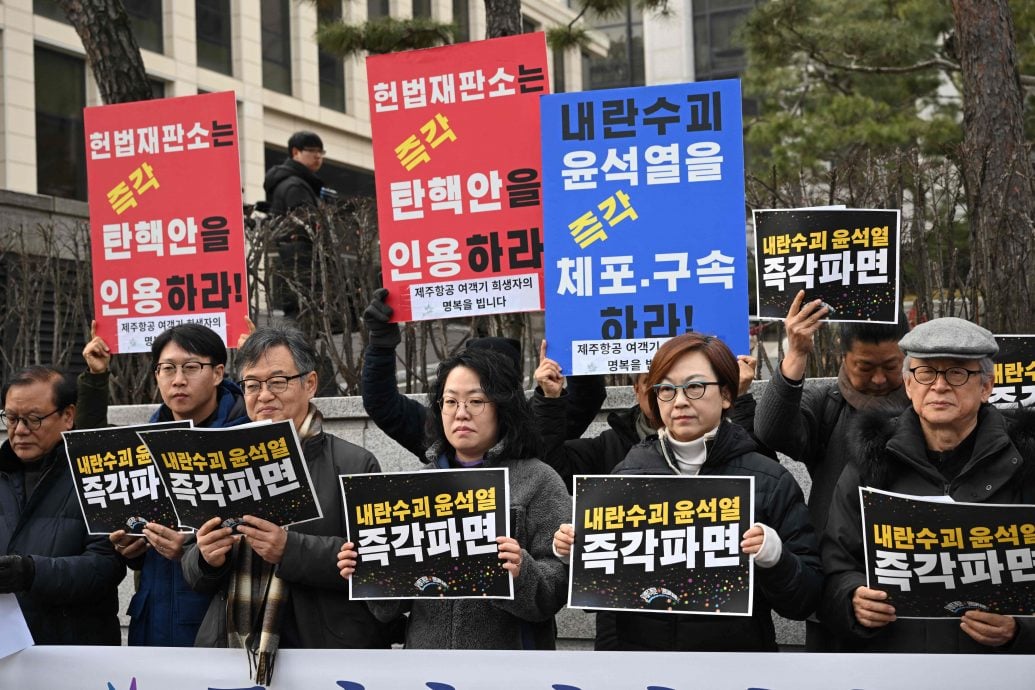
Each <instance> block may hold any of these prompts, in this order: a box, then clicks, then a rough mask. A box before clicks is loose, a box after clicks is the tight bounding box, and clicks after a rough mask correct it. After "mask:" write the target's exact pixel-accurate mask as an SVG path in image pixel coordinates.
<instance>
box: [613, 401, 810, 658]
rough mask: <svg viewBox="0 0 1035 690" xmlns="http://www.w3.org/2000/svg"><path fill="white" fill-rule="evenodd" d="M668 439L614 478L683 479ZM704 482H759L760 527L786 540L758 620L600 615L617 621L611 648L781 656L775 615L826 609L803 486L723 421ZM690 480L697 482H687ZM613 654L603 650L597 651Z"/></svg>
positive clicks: (768, 575)
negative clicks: (710, 478) (670, 457)
mask: <svg viewBox="0 0 1035 690" xmlns="http://www.w3.org/2000/svg"><path fill="white" fill-rule="evenodd" d="M665 442H666V441H664V440H663V439H661V438H658V437H656V436H655V437H651V438H649V439H647V440H646V441H644V442H643V443H641V444H640V445H638V446H636V447H635V448H633V449H632V450H631V451H629V455H628V457H626V459H625V460H624V461H623V462H622V463H621V464H619V465H618V466H617V467H615V469H614V472H613V474H634V475H635V474H648V475H649V474H679V470H678V469H677V468H676V467H673V466H672V465H670V464H669V463H668V462H667V461H666V460H665V456H664V455H663V454H662V451H661V446H660V444H662V443H665ZM701 474H702V475H728V476H752V477H754V478H755V494H754V509H755V520H756V521H757V522H761V523H763V524H765V525H768V526H769V527H771V528H772V529H774V530H775V531H776V533H777V534H779V535H780V539H781V541H782V542H783V551H782V553H781V555H780V560H779V561H778V562H777V563H776V565H774V566H773V567H771V568H759V567H758V566H755V593H754V603H753V608H752V611H753V613H752V615H751V616H749V617H748V616H710V615H697V614H674V613H635V612H615V613H605V612H600V613H598V614H597V615H598V616H609V617H613V618H614V629H615V631H616V635H617V640H616V644H615V646H614V647H611V649H618V650H634V651H698V652H702V651H707V652H735V651H736V652H749V651H750V652H759V651H776V649H777V647H776V632H775V630H774V627H773V619H772V615H771V612H772V611H776V612H777V613H779V614H780V615H781V616H783V617H785V618H791V619H794V620H803V619H804V618H806V617H807V616H808V615H809V614H811V613H812V612H813V611H814V610H815V609H816V607H817V606H818V604H819V599H820V595H821V593H822V589H823V576H822V574H821V572H820V559H819V549H818V546H817V544H816V535H815V533H814V531H813V529H812V523H811V521H810V520H809V515H808V510H807V509H806V507H805V500H804V497H803V496H802V493H801V488H799V486H798V483H797V482H796V481H795V480H794V477H793V476H792V475H791V474H790V472H788V471H787V470H786V469H784V467H783V466H781V465H780V464H779V463H775V462H773V461H772V460H771V459H770V458H768V457H766V456H764V455H762V454H760V453H758V452H756V451H755V444H754V441H752V439H751V437H750V435H749V434H748V433H747V432H746V431H745V430H744V429H743V428H741V427H740V426H739V425H737V424H734V423H732V422H729V421H724V422H723V423H722V424H720V425H719V432H718V434H717V435H716V437H715V438H714V440H712V441H710V442H709V444H708V459H707V460H705V463H704V465H703V466H702V467H701ZM688 481H691V480H690V479H689V478H688ZM605 648H607V647H605V646H600V645H598V649H605Z"/></svg>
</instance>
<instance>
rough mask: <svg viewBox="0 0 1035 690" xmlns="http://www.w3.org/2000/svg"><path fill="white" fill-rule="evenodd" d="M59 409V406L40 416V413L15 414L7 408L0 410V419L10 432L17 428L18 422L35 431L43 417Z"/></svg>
mask: <svg viewBox="0 0 1035 690" xmlns="http://www.w3.org/2000/svg"><path fill="white" fill-rule="evenodd" d="M60 411H61V408H60V407H59V408H58V409H56V410H54V411H53V412H48V413H47V414H45V415H43V416H42V417H41V416H40V415H36V414H26V415H17V414H11V413H10V412H8V411H7V410H0V421H2V422H3V423H4V424H6V425H7V428H8V429H9V430H10V431H12V432H13V431H14V430H15V429H17V428H18V422H22V423H23V424H25V427H26V428H27V429H29V430H30V431H36V430H37V429H39V428H40V427H41V426H43V420H44V419H46V418H47V417H49V416H51V415H54V414H57V413H58V412H60Z"/></svg>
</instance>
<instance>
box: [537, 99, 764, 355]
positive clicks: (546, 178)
mask: <svg viewBox="0 0 1035 690" xmlns="http://www.w3.org/2000/svg"><path fill="white" fill-rule="evenodd" d="M540 111H541V115H542V132H543V224H544V237H545V241H544V244H545V254H544V256H545V261H544V268H545V283H546V289H545V292H546V338H547V343H548V347H549V349H548V355H549V356H550V357H551V358H553V359H555V360H557V361H558V362H559V363H560V365H561V368H562V370H563V371H564V372H565V373H568V374H605V373H618V372H628V373H634V372H642V371H646V370H647V368H648V367H649V366H650V360H651V358H652V356H653V352H654V351H656V350H657V348H658V347H660V345H661V344H662V343H663V342H665V340H667V339H669V338H671V337H673V336H676V335H678V334H680V333H684V332H686V331H691V330H694V331H700V332H702V333H709V334H712V335H717V336H719V337H720V338H722V339H723V340H724V341H725V342H726V343H727V344H728V345H729V346H730V348H731V349H732V350H733V351H734V352H735V353H737V354H746V353H747V352H748V296H747V277H748V276H747V258H746V248H745V207H744V152H743V139H742V131H741V112H740V83H739V82H738V81H736V80H725V81H715V82H698V83H695V84H670V85H665V86H651V87H639V88H628V89H613V90H607V91H591V92H581V93H568V94H558V95H552V96H544V97H542V98H541V99H540Z"/></svg>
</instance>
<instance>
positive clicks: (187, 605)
mask: <svg viewBox="0 0 1035 690" xmlns="http://www.w3.org/2000/svg"><path fill="white" fill-rule="evenodd" d="M217 396H218V398H217V406H216V412H215V416H214V417H213V418H212V419H211V420H210V421H209V422H208V423H207V424H205V426H206V427H209V428H213V429H222V428H225V427H230V426H237V425H238V424H245V423H247V422H249V421H251V420H249V419H248V415H247V413H246V412H245V409H244V397H243V395H242V394H241V389H240V388H239V387H238V386H237V384H236V383H234V382H232V381H230V380H229V379H223V382H222V383H221V384H219V392H218V393H217ZM171 419H172V412H170V411H169V408H167V407H166V406H165V405H162V406H161V407H159V408H158V410H156V411H155V413H154V414H153V415H152V416H151V420H150V421H152V422H158V421H162V422H165V421H170V420H171ZM130 567H131V568H133V569H139V570H140V588H139V589H138V590H137V593H136V594H134V595H133V599H132V600H131V601H130V602H129V611H127V613H128V614H129V618H130V622H129V644H130V645H133V646H146V647H193V646H194V638H195V636H196V635H197V634H198V627H199V626H200V625H201V621H202V620H203V619H204V617H205V612H206V611H207V610H208V606H209V602H210V601H211V600H212V595H211V594H208V593H201V592H195V591H194V590H193V589H191V588H190V586H189V585H188V584H187V581H186V580H184V579H183V570H182V569H181V568H180V563H179V562H178V561H171V560H169V559H167V558H163V557H162V556H160V555H158V554H157V553H155V552H154V550H153V549H148V550H147V551H146V552H145V553H144V556H143V557H142V558H138V559H136V560H135V561H134V562H131V563H130Z"/></svg>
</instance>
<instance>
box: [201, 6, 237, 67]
mask: <svg viewBox="0 0 1035 690" xmlns="http://www.w3.org/2000/svg"><path fill="white" fill-rule="evenodd" d="M194 12H195V15H196V22H195V35H196V37H197V41H198V66H199V67H204V68H205V69H210V70H212V71H213V72H221V73H223V74H230V75H233V73H234V61H233V52H232V51H231V49H230V0H194Z"/></svg>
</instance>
